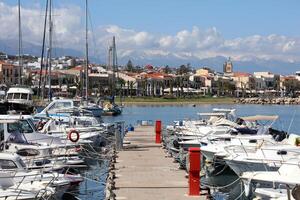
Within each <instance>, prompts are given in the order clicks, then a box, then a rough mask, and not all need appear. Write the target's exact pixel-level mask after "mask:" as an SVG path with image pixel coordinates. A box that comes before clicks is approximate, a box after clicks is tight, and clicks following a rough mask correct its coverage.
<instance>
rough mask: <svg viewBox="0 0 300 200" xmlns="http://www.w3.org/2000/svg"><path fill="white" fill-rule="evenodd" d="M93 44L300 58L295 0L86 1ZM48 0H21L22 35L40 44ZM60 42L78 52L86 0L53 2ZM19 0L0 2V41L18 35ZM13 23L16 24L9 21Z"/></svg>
mask: <svg viewBox="0 0 300 200" xmlns="http://www.w3.org/2000/svg"><path fill="white" fill-rule="evenodd" d="M88 1H89V10H90V15H91V19H92V25H93V29H91V27H90V30H93V31H91V33H90V41H91V43H92V45H93V44H94V47H95V48H93V46H92V45H91V49H94V51H95V52H96V53H95V56H97V57H102V60H105V58H106V57H107V55H106V54H107V48H108V46H109V45H110V43H111V38H112V36H116V40H117V46H118V55H119V58H124V59H125V60H126V59H128V58H141V59H147V60H149V62H150V61H151V60H163V59H164V58H169V59H170V60H172V59H179V60H181V61H182V62H189V60H199V59H203V58H213V57H216V56H224V57H231V58H233V60H239V61H249V60H256V59H263V60H277V61H278V60H279V61H284V62H291V63H295V62H300V12H299V8H300V0H88ZM45 2H46V0H21V3H22V6H23V7H22V19H23V20H22V30H23V41H27V42H31V43H34V44H37V45H40V43H41V38H42V31H41V30H42V27H43V17H42V14H43V10H44V4H45ZM53 2H54V7H55V11H56V14H58V16H55V17H54V18H55V20H54V21H55V22H54V24H55V30H54V32H55V36H56V37H55V39H56V44H57V46H60V47H63V48H72V49H75V50H79V51H83V47H84V30H85V29H84V23H83V22H84V8H85V0H53ZM16 5H17V0H0V27H1V28H0V40H1V39H2V40H6V39H16V38H17V36H18V35H17V29H16V26H17V24H18V22H17V21H18V19H17V9H16ZM13 24H15V25H16V26H13Z"/></svg>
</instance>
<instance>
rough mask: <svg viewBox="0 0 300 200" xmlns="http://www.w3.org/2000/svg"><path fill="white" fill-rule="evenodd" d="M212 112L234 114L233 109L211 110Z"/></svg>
mask: <svg viewBox="0 0 300 200" xmlns="http://www.w3.org/2000/svg"><path fill="white" fill-rule="evenodd" d="M213 111H214V112H223V113H231V112H235V109H227V108H213Z"/></svg>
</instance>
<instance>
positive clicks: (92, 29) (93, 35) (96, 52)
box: [88, 8, 100, 57]
mask: <svg viewBox="0 0 300 200" xmlns="http://www.w3.org/2000/svg"><path fill="white" fill-rule="evenodd" d="M88 16H89V20H90V26H91V33H92V41H93V46H94V55H96V57H97V55H98V56H99V57H100V53H99V52H100V51H99V49H98V48H97V45H96V37H95V34H94V33H95V31H94V26H93V21H92V17H91V12H90V10H89V8H88Z"/></svg>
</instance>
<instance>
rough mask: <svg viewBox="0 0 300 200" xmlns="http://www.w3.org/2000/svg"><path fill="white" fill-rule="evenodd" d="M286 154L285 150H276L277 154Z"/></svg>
mask: <svg viewBox="0 0 300 200" xmlns="http://www.w3.org/2000/svg"><path fill="white" fill-rule="evenodd" d="M286 154H287V151H285V150H278V151H277V155H286Z"/></svg>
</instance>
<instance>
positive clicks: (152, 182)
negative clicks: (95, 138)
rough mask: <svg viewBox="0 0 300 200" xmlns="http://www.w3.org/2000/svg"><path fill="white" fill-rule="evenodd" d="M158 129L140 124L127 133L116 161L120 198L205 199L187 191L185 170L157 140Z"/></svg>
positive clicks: (116, 192) (118, 194) (117, 189)
mask: <svg viewBox="0 0 300 200" xmlns="http://www.w3.org/2000/svg"><path fill="white" fill-rule="evenodd" d="M154 131H155V130H154V127H153V126H139V127H136V129H135V131H134V132H129V133H128V134H127V135H126V137H125V139H124V140H125V143H124V148H123V151H119V152H118V157H117V159H116V164H115V167H116V170H115V172H116V179H115V187H116V189H115V190H114V193H115V194H116V199H131V200H132V199H138V200H150V199H151V200H152V199H154V200H158V199H159V200H162V199H172V200H181V199H183V200H185V199H205V196H200V197H199V196H198V197H189V196H188V195H187V193H188V179H187V178H186V177H185V171H183V170H180V169H178V164H177V163H174V162H173V158H168V157H166V154H165V152H164V150H163V149H162V148H161V145H160V144H155V132H154Z"/></svg>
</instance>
